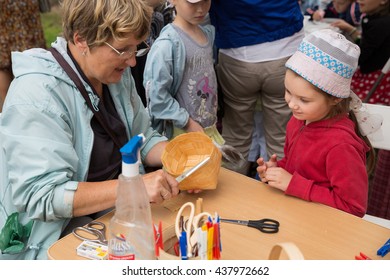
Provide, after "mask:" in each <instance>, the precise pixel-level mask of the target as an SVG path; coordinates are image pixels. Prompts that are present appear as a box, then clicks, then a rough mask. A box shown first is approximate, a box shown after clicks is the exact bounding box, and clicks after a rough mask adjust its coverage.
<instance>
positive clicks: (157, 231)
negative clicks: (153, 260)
mask: <svg viewBox="0 0 390 280" xmlns="http://www.w3.org/2000/svg"><path fill="white" fill-rule="evenodd" d="M153 233H154V249H155V252H156V257H159V256H160V249H164V243H163V236H162V223H161V221H160V222H159V224H158V228H157V225H154V227H153Z"/></svg>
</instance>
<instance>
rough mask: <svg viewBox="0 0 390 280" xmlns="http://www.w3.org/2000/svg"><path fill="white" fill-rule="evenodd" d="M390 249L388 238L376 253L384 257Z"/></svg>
mask: <svg viewBox="0 0 390 280" xmlns="http://www.w3.org/2000/svg"><path fill="white" fill-rule="evenodd" d="M389 250H390V239H389V240H387V242H386V243H385V244H384V245H383V246H382V247H380V248H379V250H378V252H377V253H376V254H377V255H378V256H381V257H384V256H386V255H387V253H388V252H389Z"/></svg>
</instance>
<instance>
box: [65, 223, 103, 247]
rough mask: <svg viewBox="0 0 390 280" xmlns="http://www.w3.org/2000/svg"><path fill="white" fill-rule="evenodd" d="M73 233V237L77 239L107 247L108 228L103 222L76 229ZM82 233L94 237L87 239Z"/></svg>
mask: <svg viewBox="0 0 390 280" xmlns="http://www.w3.org/2000/svg"><path fill="white" fill-rule="evenodd" d="M72 233H73V235H75V236H76V237H77V238H79V239H81V240H84V241H91V242H95V243H99V244H103V245H107V239H106V226H105V225H104V224H103V223H101V222H97V221H92V222H89V223H88V224H87V225H86V226H84V227H76V228H74V229H73V231H72ZM81 233H88V234H91V235H92V236H94V237H85V236H84V235H82V234H81Z"/></svg>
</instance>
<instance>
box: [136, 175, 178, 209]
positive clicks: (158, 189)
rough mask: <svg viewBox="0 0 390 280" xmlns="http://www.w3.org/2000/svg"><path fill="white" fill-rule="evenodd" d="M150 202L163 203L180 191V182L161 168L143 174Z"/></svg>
mask: <svg viewBox="0 0 390 280" xmlns="http://www.w3.org/2000/svg"><path fill="white" fill-rule="evenodd" d="M142 179H143V180H144V183H145V186H146V191H147V193H148V195H149V200H150V202H154V203H162V202H163V201H164V200H167V199H170V198H172V197H174V196H176V195H178V193H179V183H178V182H177V181H176V179H175V178H174V177H172V176H171V175H169V174H168V173H166V172H164V171H163V170H162V169H159V170H157V171H154V172H150V173H147V174H145V175H143V176H142Z"/></svg>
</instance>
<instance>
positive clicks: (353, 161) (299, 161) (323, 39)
mask: <svg viewBox="0 0 390 280" xmlns="http://www.w3.org/2000/svg"><path fill="white" fill-rule="evenodd" d="M359 54H360V50H359V47H358V46H356V45H355V44H353V43H351V42H350V41H349V40H347V39H346V38H345V37H344V36H343V35H341V34H338V33H337V32H335V31H332V30H329V29H323V30H320V31H316V32H313V33H311V34H310V35H308V36H307V37H306V38H305V39H304V40H303V41H302V43H301V44H300V46H299V48H298V51H297V52H296V53H295V54H294V55H293V56H292V57H291V58H290V59H289V60H288V61H287V63H286V67H287V68H288V69H287V72H286V78H285V87H286V93H285V99H286V101H287V103H288V105H289V107H290V109H291V111H292V113H293V116H292V117H291V119H290V121H289V123H288V125H287V133H286V144H285V147H284V153H285V157H284V158H283V159H281V160H277V159H276V155H273V156H272V157H271V159H270V161H268V162H264V160H263V158H259V159H258V161H257V162H258V164H259V167H258V168H257V171H258V173H259V176H260V178H261V180H262V181H263V182H268V185H269V186H271V187H275V188H278V189H280V190H283V191H284V192H285V193H286V194H288V195H292V196H296V197H299V198H302V199H304V200H308V201H314V202H319V203H323V204H326V205H329V206H332V207H335V208H338V209H340V210H343V211H346V212H348V213H351V214H353V215H356V216H359V217H362V216H363V215H364V214H365V212H366V208H367V195H368V178H367V170H366V154H367V153H368V152H369V153H370V156H371V155H372V149H370V146H371V145H370V142H369V141H368V139H367V138H366V137H363V136H362V134H365V135H366V134H367V133H368V132H367V131H359V129H357V128H358V127H359V128H360V129H361V128H365V127H363V126H362V127H360V126H358V124H357V123H356V121H355V120H356V119H358V121H360V119H361V118H360V111H359V110H358V108H359V105H360V106H361V102H360V100H359V99H358V97H357V96H356V95H355V94H354V93H353V92H351V91H350V83H351V77H352V75H353V73H354V71H355V69H356V67H357V62H358V57H359ZM351 101H352V102H351ZM351 105H352V106H351ZM351 107H352V108H353V110H354V111H353V112H352V111H350V108H351ZM354 112H356V119H355V118H354V116H355V114H354ZM368 117H369V116H368ZM370 158H371V157H370ZM370 164H371V163H370Z"/></svg>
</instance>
